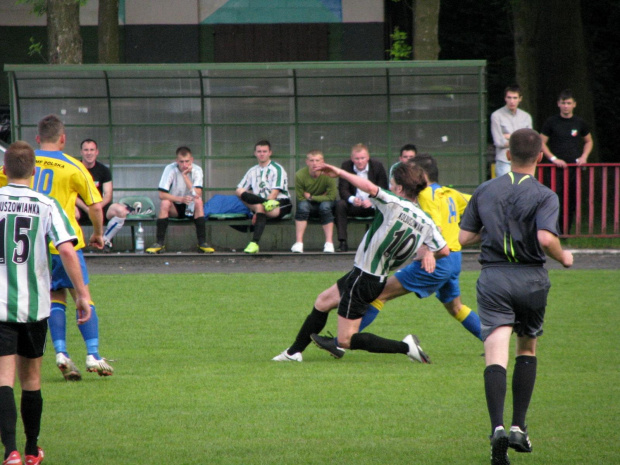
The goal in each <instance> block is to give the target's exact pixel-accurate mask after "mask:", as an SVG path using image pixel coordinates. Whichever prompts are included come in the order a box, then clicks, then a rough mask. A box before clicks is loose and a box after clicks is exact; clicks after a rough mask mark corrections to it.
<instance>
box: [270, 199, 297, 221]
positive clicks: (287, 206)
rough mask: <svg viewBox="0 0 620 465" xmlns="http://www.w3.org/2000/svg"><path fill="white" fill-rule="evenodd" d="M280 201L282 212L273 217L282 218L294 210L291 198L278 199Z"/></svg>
mask: <svg viewBox="0 0 620 465" xmlns="http://www.w3.org/2000/svg"><path fill="white" fill-rule="evenodd" d="M276 200H277V201H278V202H280V207H279V208H280V213H279V214H278V216H276V217H275V218H272V219H277V220H281V219H282V218H283V217H284V216H286V215H288V214H289V213H291V212H292V211H293V204H292V203H291V199H276Z"/></svg>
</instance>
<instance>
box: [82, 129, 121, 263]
mask: <svg viewBox="0 0 620 465" xmlns="http://www.w3.org/2000/svg"><path fill="white" fill-rule="evenodd" d="M80 155H81V156H82V164H83V165H84V166H85V167H86V169H87V170H88V172H89V173H90V175H91V176H92V177H93V181H95V186H97V189H99V193H100V194H101V199H102V201H101V206H102V208H103V218H104V221H105V219H107V220H108V224H107V226H106V228H105V231H104V233H103V243H104V246H103V251H104V252H111V251H112V239H113V238H114V236H116V234H117V233H118V232H119V231H120V230H121V228H122V227H123V225H124V224H125V218H127V215H128V214H129V213H130V212H131V209H130V207H129V206H128V205H124V204H120V203H112V194H113V187H112V173H111V171H110V168H108V167H107V166H105V165H104V164H103V163H101V162H100V161H99V160H97V157H98V156H99V147H98V145H97V142H96V141H94V140H93V139H85V140H83V141H82V143H81V144H80ZM75 206H76V210H75V217H76V218H77V219H78V221H79V223H80V224H81V225H85V224H90V221H89V219H88V206H87V205H86V204H85V203H84V201H83V200H82V199H81V198H80V197H79V196H78V197H77V198H76V199H75Z"/></svg>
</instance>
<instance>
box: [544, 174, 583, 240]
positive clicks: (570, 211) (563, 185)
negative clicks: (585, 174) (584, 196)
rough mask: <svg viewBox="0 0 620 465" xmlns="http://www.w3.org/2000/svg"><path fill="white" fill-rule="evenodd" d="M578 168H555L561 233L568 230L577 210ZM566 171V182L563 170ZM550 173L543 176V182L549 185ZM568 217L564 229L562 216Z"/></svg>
mask: <svg viewBox="0 0 620 465" xmlns="http://www.w3.org/2000/svg"><path fill="white" fill-rule="evenodd" d="M577 170H578V168H575V167H570V168H565V169H562V168H556V170H555V192H556V193H557V194H558V198H559V200H560V215H559V216H558V224H559V231H560V232H561V233H562V234H568V233H569V232H570V228H571V225H572V223H573V220H574V218H575V212H576V210H577V175H578V174H580V173H579V172H578V171H577ZM565 171H568V182H564V172H565ZM551 176H552V175H551V173H549V174H548V175H547V176H545V183H546V184H547V186H549V187H551ZM565 191H567V192H568V202H567V203H566V204H565V203H564V192H565ZM565 217H566V218H567V219H568V227H567V228H566V230H564V218H565Z"/></svg>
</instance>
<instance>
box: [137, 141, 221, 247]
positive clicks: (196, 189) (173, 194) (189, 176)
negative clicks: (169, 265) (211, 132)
mask: <svg viewBox="0 0 620 465" xmlns="http://www.w3.org/2000/svg"><path fill="white" fill-rule="evenodd" d="M202 183H203V173H202V168H201V167H200V166H198V165H196V164H195V163H194V157H193V156H192V151H191V150H190V149H189V147H185V146H182V147H179V148H178V149H177V151H176V161H174V162H173V163H170V164H169V165H168V166H166V168H164V172H163V174H162V175H161V180H160V181H159V199H160V200H161V205H160V206H159V213H158V215H157V222H156V228H157V229H156V238H157V239H156V240H157V242H155V243H154V244H153V245H151V246H150V247H149V248H148V249H146V253H153V254H154V253H162V252H163V251H165V250H166V245H165V242H166V231H167V230H168V218H170V217H171V218H193V219H194V226H195V227H196V236H197V238H198V250H199V251H200V252H202V253H213V252H215V250H214V249H213V247H211V246H210V245H209V244H208V243H207V233H206V231H205V216H204V209H203V203H202Z"/></svg>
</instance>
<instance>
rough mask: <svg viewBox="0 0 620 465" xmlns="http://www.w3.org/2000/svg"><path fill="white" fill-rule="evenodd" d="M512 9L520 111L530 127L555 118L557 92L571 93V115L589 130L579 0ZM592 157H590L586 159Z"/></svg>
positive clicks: (533, 0)
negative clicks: (573, 104)
mask: <svg viewBox="0 0 620 465" xmlns="http://www.w3.org/2000/svg"><path fill="white" fill-rule="evenodd" d="M514 8H515V10H514V23H515V57H516V61H517V77H518V79H519V85H520V86H521V87H522V88H523V89H524V93H525V95H524V102H527V107H526V105H523V108H524V109H526V110H527V111H531V112H532V117H533V118H534V126H535V127H536V128H538V129H540V128H541V127H542V125H543V123H544V122H545V120H546V119H547V118H548V117H549V116H551V115H554V114H557V113H558V112H559V109H558V107H557V97H558V94H559V93H560V92H561V91H562V90H563V89H571V90H572V91H573V95H574V96H575V99H576V100H577V109H576V110H575V114H576V115H578V116H580V117H581V118H583V119H584V120H586V121H587V122H588V124H589V125H590V127H591V128H592V130H593V132H594V105H593V101H592V92H591V90H590V82H589V75H588V66H587V62H586V44H585V40H584V35H583V24H582V21H581V0H547V1H546V2H540V1H538V0H518V1H516V2H514ZM595 147H596V140H595ZM597 159H598V154H597V153H593V155H592V158H591V161H595V160H597Z"/></svg>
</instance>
